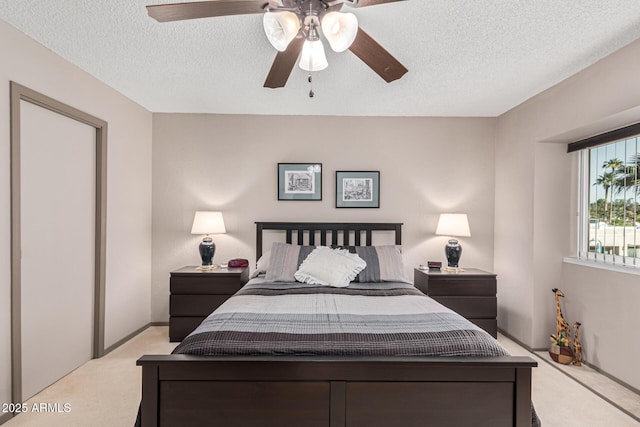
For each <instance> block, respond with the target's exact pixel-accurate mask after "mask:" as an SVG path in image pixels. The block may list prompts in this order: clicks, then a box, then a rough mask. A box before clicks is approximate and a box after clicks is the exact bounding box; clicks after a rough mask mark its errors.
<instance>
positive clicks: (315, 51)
mask: <svg viewBox="0 0 640 427" xmlns="http://www.w3.org/2000/svg"><path fill="white" fill-rule="evenodd" d="M298 65H299V66H300V68H302V69H303V70H305V71H320V70H324V69H325V68H327V67H328V66H329V63H328V62H327V56H326V55H325V53H324V45H323V44H322V41H320V40H316V41H309V40H305V42H304V45H303V46H302V54H301V55H300V63H299V64H298Z"/></svg>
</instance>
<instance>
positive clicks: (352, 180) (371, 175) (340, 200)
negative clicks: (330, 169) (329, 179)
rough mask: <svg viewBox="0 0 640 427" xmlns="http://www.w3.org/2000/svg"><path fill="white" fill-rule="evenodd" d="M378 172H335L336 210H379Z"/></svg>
mask: <svg viewBox="0 0 640 427" xmlns="http://www.w3.org/2000/svg"><path fill="white" fill-rule="evenodd" d="M379 207H380V171H363V172H359V171H358V172H356V171H337V172H336V208H379Z"/></svg>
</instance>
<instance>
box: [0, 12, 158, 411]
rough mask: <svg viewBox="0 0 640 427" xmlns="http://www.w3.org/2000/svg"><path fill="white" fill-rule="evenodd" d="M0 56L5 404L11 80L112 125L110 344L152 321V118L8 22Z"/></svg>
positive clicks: (3, 383) (3, 381)
mask: <svg viewBox="0 0 640 427" xmlns="http://www.w3.org/2000/svg"><path fill="white" fill-rule="evenodd" d="M0 52H2V61H1V62H0V99H2V100H3V101H2V102H0V129H2V132H0V402H10V401H11V383H10V379H11V365H10V362H11V353H10V348H11V341H10V312H11V310H10V305H9V303H10V179H9V178H10V170H9V169H10V163H9V159H10V156H9V153H10V146H9V115H10V111H9V81H11V80H13V81H16V82H18V83H20V84H23V85H25V86H27V87H30V88H31V89H34V90H36V91H38V92H41V93H43V94H45V95H47V96H50V97H52V98H55V99H57V100H59V101H61V102H64V103H66V104H69V105H71V106H73V107H75V108H78V109H80V110H83V111H86V112H87V113H89V114H92V115H94V116H97V117H100V118H101V119H103V120H106V121H107V122H108V123H109V135H108V138H109V140H108V172H107V173H108V178H107V189H108V192H107V270H106V324H105V344H106V346H107V347H108V346H110V345H112V344H114V343H115V342H117V341H118V340H120V339H122V338H123V337H125V336H127V335H128V334H130V333H131V332H133V331H135V330H136V329H138V328H140V327H142V326H143V325H145V324H147V323H148V322H149V283H150V259H151V113H149V112H148V111H146V110H145V109H143V108H142V107H140V106H139V105H137V104H134V103H133V102H131V101H130V100H128V99H127V98H125V97H124V96H122V95H120V94H119V93H117V92H115V91H114V90H113V89H111V88H109V87H108V86H106V85H105V84H103V83H101V82H99V81H98V80H96V79H95V78H94V77H91V76H89V75H88V74H87V73H85V72H84V71H81V70H80V69H78V68H77V67H75V66H72V65H71V64H69V63H68V62H66V61H65V60H63V59H62V58H60V57H59V56H57V55H55V54H53V53H52V52H51V51H49V50H47V49H45V48H44V47H42V46H41V45H39V44H37V43H35V42H34V41H33V40H32V39H30V38H28V37H27V36H25V35H24V34H22V33H20V32H19V31H17V30H15V29H14V28H13V27H11V26H9V25H7V24H6V23H5V22H3V21H0ZM43 179H46V177H43ZM51 250H55V248H51ZM43 327H46V325H43Z"/></svg>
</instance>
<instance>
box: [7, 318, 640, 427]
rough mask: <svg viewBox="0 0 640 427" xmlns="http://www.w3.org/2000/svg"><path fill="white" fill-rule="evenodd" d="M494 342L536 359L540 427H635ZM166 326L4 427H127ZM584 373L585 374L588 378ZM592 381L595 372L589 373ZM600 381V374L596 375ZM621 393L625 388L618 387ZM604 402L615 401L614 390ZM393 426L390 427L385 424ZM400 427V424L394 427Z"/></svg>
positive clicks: (52, 390)
mask: <svg viewBox="0 0 640 427" xmlns="http://www.w3.org/2000/svg"><path fill="white" fill-rule="evenodd" d="M498 339H499V341H500V342H501V343H502V344H503V345H504V346H505V347H506V348H507V350H509V352H511V354H513V355H514V356H520V355H526V356H531V357H533V358H534V359H536V360H537V361H538V364H539V366H538V368H536V369H534V371H533V391H532V393H533V401H534V404H535V406H536V410H537V411H538V415H539V416H540V419H541V420H542V423H543V426H544V427H554V426H558V427H572V426H575V427H589V426H594V427H596V426H607V427H624V426H640V423H639V422H638V421H636V420H634V419H633V418H632V417H630V416H628V415H627V414H625V413H624V412H622V411H620V410H619V409H617V408H616V407H614V406H613V405H611V404H609V403H608V402H607V401H606V400H604V399H602V398H601V397H599V396H598V395H596V394H594V393H592V392H591V391H589V390H588V389H587V388H585V387H583V386H582V385H580V384H579V383H578V382H576V381H575V380H573V379H571V378H570V377H569V376H567V375H565V374H563V373H562V372H560V371H559V370H558V369H557V368H556V367H554V366H553V365H551V364H550V363H547V362H545V361H543V360H542V359H540V358H539V357H538V356H536V355H533V354H531V353H529V352H528V351H526V350H524V349H523V348H522V347H520V346H518V345H517V344H515V343H514V342H513V341H511V340H509V339H507V338H505V337H503V336H499V338H498ZM174 347H175V344H172V343H169V342H168V328H167V327H152V328H149V329H147V330H145V331H144V332H142V333H141V334H139V335H138V336H136V337H135V338H133V339H132V340H130V341H129V342H127V343H126V344H124V345H122V346H121V347H119V348H118V349H116V350H114V351H113V352H111V353H109V354H108V355H107V356H105V357H103V358H102V359H97V360H92V361H90V362H88V363H87V364H85V365H84V366H82V367H80V368H78V369H77V370H75V371H74V372H72V373H71V374H69V375H67V376H66V377H64V378H62V379H61V380H60V381H58V382H56V383H55V384H53V385H52V386H50V387H49V388H47V389H45V390H43V391H42V392H41V393H39V394H37V395H36V396H34V397H33V398H32V399H30V400H29V401H28V402H26V404H27V405H28V407H30V408H31V407H32V405H33V404H34V403H36V404H40V403H53V404H56V403H57V404H58V407H60V408H61V409H64V404H65V403H66V404H68V405H69V407H70V411H69V412H66V413H65V412H61V413H36V412H31V413H25V414H21V415H18V416H17V417H15V418H13V419H11V420H10V421H8V422H7V423H6V424H4V426H7V427H17V426H34V427H35V426H46V427H57V426H60V427H74V426H77V427H89V426H91V427H93V426H105V427H120V426H125V427H126V426H132V425H133V423H134V421H135V417H136V412H137V409H138V403H139V401H140V382H141V372H140V368H138V367H137V366H136V364H135V361H136V359H138V357H140V356H141V355H143V354H166V353H170V352H171V350H173V348H174ZM592 375H593V374H592V373H589V376H592ZM595 376H596V378H598V376H599V374H597V373H596V374H595ZM600 377H602V376H600ZM624 390H625V391H626V389H624ZM612 393H613V394H612V395H610V398H611V399H613V400H615V401H617V400H616V398H617V397H616V395H615V391H613V392H612ZM620 399H621V400H624V401H625V402H627V403H629V399H630V403H631V404H636V405H640V396H638V395H637V394H634V393H631V394H628V391H627V392H626V393H624V395H620ZM390 427H396V426H390ZM398 427H401V426H398Z"/></svg>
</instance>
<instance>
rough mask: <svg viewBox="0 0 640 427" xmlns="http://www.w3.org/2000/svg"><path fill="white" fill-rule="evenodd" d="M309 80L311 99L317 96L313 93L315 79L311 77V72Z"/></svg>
mask: <svg viewBox="0 0 640 427" xmlns="http://www.w3.org/2000/svg"><path fill="white" fill-rule="evenodd" d="M307 80H308V81H309V88H310V89H309V98H313V97H314V96H316V94H315V92H314V91H313V77H312V76H311V71H309V76H308V77H307Z"/></svg>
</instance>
